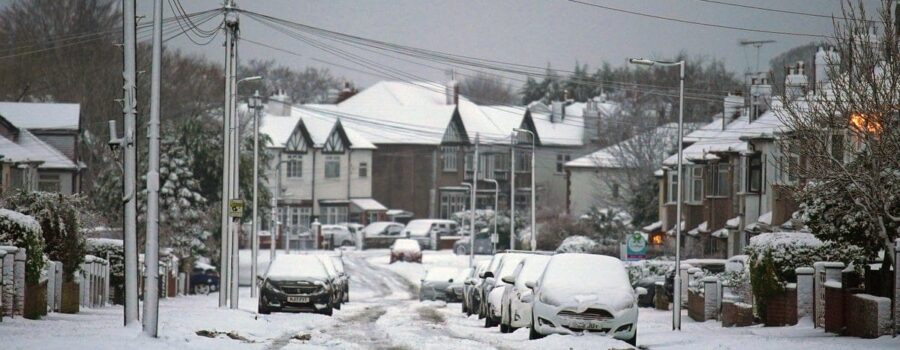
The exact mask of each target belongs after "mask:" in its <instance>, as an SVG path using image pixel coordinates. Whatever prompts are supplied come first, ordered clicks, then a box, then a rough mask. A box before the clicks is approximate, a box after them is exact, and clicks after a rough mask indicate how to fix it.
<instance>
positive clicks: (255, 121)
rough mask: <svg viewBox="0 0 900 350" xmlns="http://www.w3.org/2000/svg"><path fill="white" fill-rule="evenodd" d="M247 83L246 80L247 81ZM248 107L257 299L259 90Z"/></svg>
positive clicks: (252, 281) (252, 269)
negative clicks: (249, 113) (251, 142)
mask: <svg viewBox="0 0 900 350" xmlns="http://www.w3.org/2000/svg"><path fill="white" fill-rule="evenodd" d="M245 81H246V80H245ZM247 107H249V108H251V109H253V220H252V224H253V227H252V228H251V230H250V232H251V234H250V250H251V252H250V255H251V258H250V259H251V260H252V263H251V265H250V297H251V298H253V297H256V275H257V274H258V271H259V266H258V264H259V263H258V260H259V112H260V111H261V110H262V99H260V98H259V90H257V91H256V92H255V93H254V94H253V97H251V98H250V103H248V104H247Z"/></svg>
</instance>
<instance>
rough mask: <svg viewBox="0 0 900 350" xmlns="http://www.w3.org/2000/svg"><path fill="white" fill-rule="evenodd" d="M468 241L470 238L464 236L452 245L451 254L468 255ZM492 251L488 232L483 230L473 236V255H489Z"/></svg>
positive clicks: (469, 247)
mask: <svg viewBox="0 0 900 350" xmlns="http://www.w3.org/2000/svg"><path fill="white" fill-rule="evenodd" d="M461 232H462V231H461ZM470 239H471V237H469V236H465V237H463V238H460V239H459V240H458V241H456V243H453V252H454V253H456V255H469V250H470V249H471V247H472V244H471V243H470V242H471V240H470ZM493 250H494V244H493V243H492V242H491V232H490V231H488V230H487V229H483V230H481V232H478V233H476V234H475V254H491V253H493Z"/></svg>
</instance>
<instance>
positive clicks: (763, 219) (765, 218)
mask: <svg viewBox="0 0 900 350" xmlns="http://www.w3.org/2000/svg"><path fill="white" fill-rule="evenodd" d="M756 222H759V223H760V224H766V225H771V224H772V212H771V211H767V212H766V213H765V214H762V215H760V216H759V219H757V220H756Z"/></svg>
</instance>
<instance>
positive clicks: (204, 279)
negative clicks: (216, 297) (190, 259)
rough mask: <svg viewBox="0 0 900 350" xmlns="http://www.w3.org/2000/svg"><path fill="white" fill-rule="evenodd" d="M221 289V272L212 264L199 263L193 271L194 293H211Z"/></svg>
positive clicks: (192, 288) (192, 286)
mask: <svg viewBox="0 0 900 350" xmlns="http://www.w3.org/2000/svg"><path fill="white" fill-rule="evenodd" d="M217 290H219V272H218V271H216V268H215V267H213V266H211V265H206V264H202V266H201V264H197V265H195V266H194V270H193V271H191V291H192V292H193V293H194V294H209V293H211V292H215V291H217Z"/></svg>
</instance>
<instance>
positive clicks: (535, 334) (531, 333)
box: [528, 317, 544, 340]
mask: <svg viewBox="0 0 900 350" xmlns="http://www.w3.org/2000/svg"><path fill="white" fill-rule="evenodd" d="M536 324H537V321H535V319H534V317H532V318H531V331H529V332H528V339H530V340H537V339H541V338H543V337H544V335H543V334H541V333H538V331H537V330H536V329H534V325H536Z"/></svg>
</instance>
